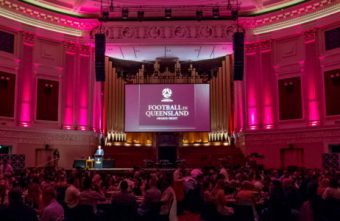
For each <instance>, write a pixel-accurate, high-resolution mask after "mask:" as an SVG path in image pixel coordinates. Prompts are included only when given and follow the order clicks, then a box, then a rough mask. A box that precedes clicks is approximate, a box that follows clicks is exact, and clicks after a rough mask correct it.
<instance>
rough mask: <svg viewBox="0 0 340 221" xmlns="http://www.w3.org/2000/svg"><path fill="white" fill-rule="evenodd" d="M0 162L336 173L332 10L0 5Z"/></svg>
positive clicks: (218, 2)
mask: <svg viewBox="0 0 340 221" xmlns="http://www.w3.org/2000/svg"><path fill="white" fill-rule="evenodd" d="M98 146H100V147H98ZM4 161H8V162H9V163H10V164H11V165H12V167H13V168H14V170H23V169H25V168H44V167H48V166H56V167H58V168H63V169H64V170H67V171H72V170H74V169H79V170H83V171H100V172H105V171H109V172H110V171H111V172H112V171H113V173H115V172H116V173H125V172H129V171H134V170H135V169H136V168H139V169H145V170H149V171H157V170H159V169H164V170H169V171H173V170H175V168H177V167H185V168H186V169H194V168H205V167H209V168H210V167H215V168H219V167H221V166H226V167H228V168H240V167H242V168H244V167H256V168H261V169H268V170H278V171H286V170H287V171H296V170H299V169H302V168H303V169H318V170H320V171H324V170H337V171H339V169H340V2H339V0H308V1H307V0H223V1H222V0H182V1H176V0H167V1H162V0H148V1H137V0H37V1H33V0H19V1H18V0H0V162H4ZM0 165H2V164H1V163H0ZM0 168H1V167H0ZM0 174H1V173H0ZM337 177H338V182H339V180H340V179H339V172H338V176H337ZM339 185H340V183H339ZM0 203H1V202H0Z"/></svg>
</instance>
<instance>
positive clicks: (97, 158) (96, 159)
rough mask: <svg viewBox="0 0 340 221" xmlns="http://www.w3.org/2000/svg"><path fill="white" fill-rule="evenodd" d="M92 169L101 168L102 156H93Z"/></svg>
mask: <svg viewBox="0 0 340 221" xmlns="http://www.w3.org/2000/svg"><path fill="white" fill-rule="evenodd" d="M94 168H103V155H94Z"/></svg>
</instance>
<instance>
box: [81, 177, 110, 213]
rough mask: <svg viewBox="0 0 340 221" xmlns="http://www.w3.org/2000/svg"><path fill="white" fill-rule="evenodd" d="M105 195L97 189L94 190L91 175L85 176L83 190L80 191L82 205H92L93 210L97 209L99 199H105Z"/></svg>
mask: <svg viewBox="0 0 340 221" xmlns="http://www.w3.org/2000/svg"><path fill="white" fill-rule="evenodd" d="M105 200H106V199H105V196H104V195H103V194H101V193H99V192H97V191H95V190H92V182H91V178H90V177H85V179H84V182H83V191H81V192H80V200H79V204H80V205H91V206H92V208H93V212H94V213H96V211H97V203H98V201H105Z"/></svg>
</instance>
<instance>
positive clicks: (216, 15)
mask: <svg viewBox="0 0 340 221" xmlns="http://www.w3.org/2000/svg"><path fill="white" fill-rule="evenodd" d="M212 15H213V18H219V17H220V9H219V8H218V7H216V8H213V9H212Z"/></svg>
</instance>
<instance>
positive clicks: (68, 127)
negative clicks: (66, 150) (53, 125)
mask: <svg viewBox="0 0 340 221" xmlns="http://www.w3.org/2000/svg"><path fill="white" fill-rule="evenodd" d="M64 129H66V130H72V126H68V125H65V126H64Z"/></svg>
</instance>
